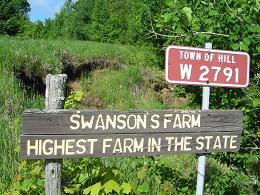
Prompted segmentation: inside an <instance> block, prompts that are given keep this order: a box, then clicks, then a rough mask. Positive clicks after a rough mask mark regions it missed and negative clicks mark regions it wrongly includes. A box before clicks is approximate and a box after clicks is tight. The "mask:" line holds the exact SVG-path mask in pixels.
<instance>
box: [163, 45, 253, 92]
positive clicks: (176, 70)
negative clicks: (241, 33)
mask: <svg viewBox="0 0 260 195" xmlns="http://www.w3.org/2000/svg"><path fill="white" fill-rule="evenodd" d="M249 65H250V57H249V55H248V54H247V53H245V52H234V51H225V50H215V49H202V48H193V47H182V46H169V47H168V48H167V50H166V56H165V79H166V80H167V81H168V82H170V83H177V84H185V85H201V86H221V87H246V86H247V85H248V83H249Z"/></svg>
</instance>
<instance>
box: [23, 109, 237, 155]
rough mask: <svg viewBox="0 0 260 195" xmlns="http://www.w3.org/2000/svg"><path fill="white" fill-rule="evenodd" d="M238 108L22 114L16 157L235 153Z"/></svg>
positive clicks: (27, 112) (30, 111)
mask: <svg viewBox="0 0 260 195" xmlns="http://www.w3.org/2000/svg"><path fill="white" fill-rule="evenodd" d="M241 133H242V112H240V111H226V110H225V111H213V110H210V111H193V110H157V111H138V110H135V111H130V112H118V111H109V110H99V111H73V110H56V111H55V110H54V111H52V112H47V111H40V110H27V111H25V112H24V114H23V131H22V137H21V157H22V158H23V159H60V158H79V157H97V156H118V155H120V156H139V155H141V156H144V155H159V154H178V153H209V152H223V151H237V150H238V149H239V146H240V135H241Z"/></svg>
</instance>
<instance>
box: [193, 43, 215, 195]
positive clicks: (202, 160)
mask: <svg viewBox="0 0 260 195" xmlns="http://www.w3.org/2000/svg"><path fill="white" fill-rule="evenodd" d="M205 48H206V49H212V43H206V44H205ZM209 95H210V88H209V87H203V94H202V110H208V109H209ZM205 167H206V156H205V155H203V154H202V155H200V156H199V159H198V173H197V186H196V195H202V194H203V190H204V180H205Z"/></svg>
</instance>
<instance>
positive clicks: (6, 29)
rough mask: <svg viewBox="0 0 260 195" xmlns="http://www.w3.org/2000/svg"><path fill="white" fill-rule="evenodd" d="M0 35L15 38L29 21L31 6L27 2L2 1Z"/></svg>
mask: <svg viewBox="0 0 260 195" xmlns="http://www.w3.org/2000/svg"><path fill="white" fill-rule="evenodd" d="M0 10H1V11H0V34H7V35H11V36H14V35H16V34H17V33H19V32H20V31H21V30H22V27H23V24H24V22H25V21H26V20H28V15H27V14H28V12H29V11H30V4H29V3H28V2H27V0H0Z"/></svg>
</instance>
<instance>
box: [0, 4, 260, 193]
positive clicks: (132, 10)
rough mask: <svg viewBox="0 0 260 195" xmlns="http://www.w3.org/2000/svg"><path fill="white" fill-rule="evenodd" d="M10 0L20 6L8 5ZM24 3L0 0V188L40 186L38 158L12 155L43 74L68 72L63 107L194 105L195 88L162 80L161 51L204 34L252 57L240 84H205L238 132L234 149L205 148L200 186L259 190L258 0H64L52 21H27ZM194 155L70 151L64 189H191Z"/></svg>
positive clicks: (37, 102) (36, 189) (37, 100)
mask: <svg viewBox="0 0 260 195" xmlns="http://www.w3.org/2000/svg"><path fill="white" fill-rule="evenodd" d="M7 2H8V3H10V6H5V4H6V3H7ZM13 2H15V3H16V4H17V5H18V4H19V6H22V5H23V6H24V7H23V9H22V8H21V7H20V8H19V7H18V9H13V7H14V6H15V5H16V4H15V3H13ZM18 2H20V3H18ZM26 2H27V1H26V0H15V1H14V0H8V1H0V8H2V7H5V8H6V9H5V12H6V13H7V14H3V12H2V10H4V9H0V34H1V35H2V36H1V37H0V73H1V76H0V86H1V87H0V173H1V175H0V193H6V194H19V193H20V194H43V193H44V184H43V181H44V180H43V177H44V173H43V161H20V160H19V136H20V129H21V113H22V111H23V110H24V109H25V108H43V107H44V97H43V94H44V90H45V84H44V77H45V76H46V74H48V73H52V74H57V73H66V74H68V76H69V83H68V92H67V100H66V104H65V107H66V108H73V109H118V110H128V109H167V108H172V109H175V108H180V109H200V107H201V88H200V87H189V86H175V85H169V84H167V83H165V82H164V79H163V55H164V50H165V47H167V46H168V45H169V44H175V45H185V46H193V47H204V44H205V42H212V43H213V48H216V49H225V50H235V51H245V52H248V53H249V55H250V58H251V59H250V62H251V67H250V84H249V86H248V87H247V88H245V89H229V88H212V89H211V97H210V98H211V100H210V108H211V109H239V110H241V111H243V114H244V118H243V119H244V120H243V126H244V131H243V135H242V140H241V149H240V151H239V152H236V153H216V154H210V155H207V159H208V164H207V169H206V170H207V172H206V183H205V194H258V193H260V182H259V177H260V173H259V170H260V161H259V156H260V150H259V146H260V142H259V140H260V131H259V130H260V120H259V116H260V109H259V106H260V90H259V86H260V85H259V82H260V74H259V71H260V63H259V55H260V47H259V41H260V26H259V23H260V21H259V19H260V17H259V13H260V2H259V1H258V0H250V1H247V0H219V1H213V0H212V1H210V0H209V1H201V0H191V1H187V0H179V1H173V0H164V1H161V0H153V1H150V0H149V1H148V0H131V1H130V0H129V1H128V0H118V1H117V0H95V1H94V0H78V1H76V2H75V1H71V0H66V1H65V4H64V6H63V8H62V9H61V11H60V12H59V13H58V14H57V15H56V17H55V18H54V19H53V20H51V19H48V20H46V21H37V22H35V23H32V22H30V21H29V19H28V17H27V16H26V14H27V13H28V11H29V7H28V4H27V3H26ZM7 8H8V9H7ZM9 8H10V9H9ZM19 10H20V11H21V13H17V12H14V13H13V12H12V11H18V12H19ZM12 18H13V19H12ZM21 27H22V28H21ZM8 34H9V35H15V36H16V37H8V36H4V35H8ZM30 38H34V40H33V39H30ZM68 39H70V40H68ZM72 39H73V41H72ZM79 40H84V41H79ZM96 41H98V42H99V43H97V42H96ZM101 42H102V43H101ZM112 43H113V44H112ZM114 43H116V44H117V45H114ZM122 44H128V45H122ZM130 45H136V47H134V46H130ZM147 46H149V47H150V46H153V48H148V47H147ZM115 92H116V93H115ZM196 160H197V156H196V155H179V156H155V157H136V158H116V159H115V158H95V159H88V158H86V159H80V160H68V161H64V168H63V175H64V179H63V181H62V190H63V193H64V194H83V193H85V194H87V193H92V194H98V193H107V194H109V193H110V194H115V193H121V194H194V191H195V182H196V171H195V169H196V162H197V161H196Z"/></svg>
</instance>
